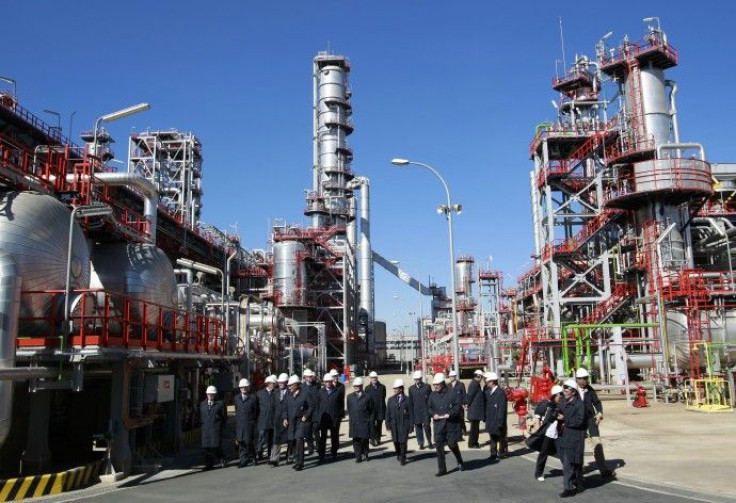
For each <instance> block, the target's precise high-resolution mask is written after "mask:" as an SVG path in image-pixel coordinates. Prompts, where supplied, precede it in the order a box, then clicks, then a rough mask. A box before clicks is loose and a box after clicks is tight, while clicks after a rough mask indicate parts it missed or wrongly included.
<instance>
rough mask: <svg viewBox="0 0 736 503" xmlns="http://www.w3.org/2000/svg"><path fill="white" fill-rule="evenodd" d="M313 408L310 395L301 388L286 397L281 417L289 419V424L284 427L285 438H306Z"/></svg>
mask: <svg viewBox="0 0 736 503" xmlns="http://www.w3.org/2000/svg"><path fill="white" fill-rule="evenodd" d="M313 408H314V404H313V403H312V396H311V395H310V394H309V393H306V392H305V391H303V390H301V389H300V390H298V391H297V392H296V393H294V394H289V395H288V396H287V397H286V410H285V411H284V415H283V417H284V419H287V420H288V421H289V425H288V426H287V427H286V438H287V439H288V440H296V439H297V438H307V436H308V435H309V431H310V426H311V422H312V410H313Z"/></svg>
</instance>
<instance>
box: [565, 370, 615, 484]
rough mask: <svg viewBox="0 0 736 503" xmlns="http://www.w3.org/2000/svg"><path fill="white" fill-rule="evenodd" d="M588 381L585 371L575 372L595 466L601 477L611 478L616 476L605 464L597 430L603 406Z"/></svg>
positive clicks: (601, 418) (601, 417) (587, 374)
mask: <svg viewBox="0 0 736 503" xmlns="http://www.w3.org/2000/svg"><path fill="white" fill-rule="evenodd" d="M589 379H590V374H589V373H588V370H587V369H584V368H582V367H580V368H579V369H577V371H575V382H576V383H577V385H578V390H579V393H580V397H581V398H582V400H583V406H584V407H585V414H586V416H587V418H588V437H589V438H590V440H591V441H592V442H593V457H594V458H595V464H596V465H598V471H599V472H600V474H601V477H603V478H612V477H615V476H616V474H615V473H614V472H613V470H611V469H610V468H608V465H607V464H606V455H605V454H604V452H603V444H602V443H601V432H600V429H599V428H598V425H600V423H601V421H603V404H602V403H601V401H600V399H599V398H598V394H597V393H596V392H595V390H594V389H593V387H592V386H591V385H590V383H589V381H588V380H589Z"/></svg>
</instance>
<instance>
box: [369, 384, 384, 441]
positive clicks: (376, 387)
mask: <svg viewBox="0 0 736 503" xmlns="http://www.w3.org/2000/svg"><path fill="white" fill-rule="evenodd" d="M368 378H369V379H370V381H371V382H370V384H369V385H368V386H366V387H365V392H366V393H368V396H370V397H371V400H372V401H373V419H372V420H371V444H372V445H374V446H376V445H379V444H380V443H381V425H382V424H383V421H384V419H386V386H384V385H383V384H381V383H380V382H379V381H378V373H377V372H375V371H373V372H371V373H370V374H368Z"/></svg>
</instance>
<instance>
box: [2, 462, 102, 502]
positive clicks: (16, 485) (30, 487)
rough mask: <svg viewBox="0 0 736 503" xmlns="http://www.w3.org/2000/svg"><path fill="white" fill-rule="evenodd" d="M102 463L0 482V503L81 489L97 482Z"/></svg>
mask: <svg viewBox="0 0 736 503" xmlns="http://www.w3.org/2000/svg"><path fill="white" fill-rule="evenodd" d="M103 461H104V460H100V461H96V462H94V463H90V464H88V465H85V466H80V467H78V468H72V469H71V470H67V471H64V472H59V473H47V474H44V475H33V476H29V477H19V478H16V479H8V480H0V502H4V501H19V500H23V499H26V498H38V497H40V496H48V495H50V494H61V493H63V492H67V491H74V490H76V489H82V488H83V487H87V486H88V485H90V484H92V483H95V482H97V481H98V480H99V475H100V469H101V467H102V466H103Z"/></svg>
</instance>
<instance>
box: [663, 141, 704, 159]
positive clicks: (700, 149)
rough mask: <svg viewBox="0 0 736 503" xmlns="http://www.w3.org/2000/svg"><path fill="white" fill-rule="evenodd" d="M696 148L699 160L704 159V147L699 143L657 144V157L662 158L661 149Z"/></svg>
mask: <svg viewBox="0 0 736 503" xmlns="http://www.w3.org/2000/svg"><path fill="white" fill-rule="evenodd" d="M683 149H698V152H700V160H701V161H705V148H704V147H703V145H702V144H700V143H663V144H661V145H657V159H662V151H663V150H683Z"/></svg>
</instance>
